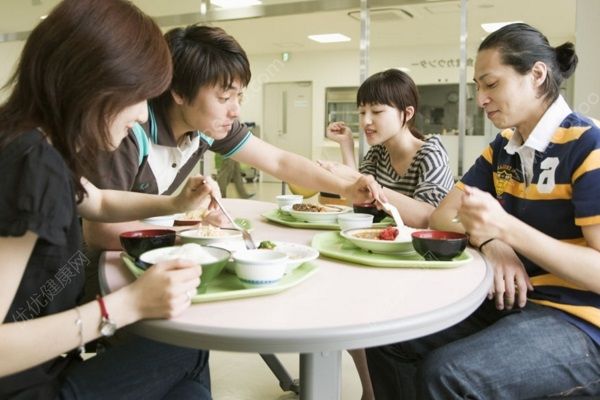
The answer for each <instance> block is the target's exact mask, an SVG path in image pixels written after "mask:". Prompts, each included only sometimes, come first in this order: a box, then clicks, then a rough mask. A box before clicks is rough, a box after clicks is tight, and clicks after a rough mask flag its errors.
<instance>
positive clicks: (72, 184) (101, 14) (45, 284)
mask: <svg viewBox="0 0 600 400" xmlns="http://www.w3.org/2000/svg"><path fill="white" fill-rule="evenodd" d="M170 80H171V61H170V54H169V49H168V47H167V44H166V43H165V41H164V39H163V37H162V34H161V32H160V29H159V28H158V26H157V25H156V24H155V23H154V22H153V21H152V19H151V18H149V17H148V16H146V15H144V14H143V13H142V12H141V11H140V10H139V9H137V8H136V7H135V6H133V5H132V4H131V3H130V2H127V1H123V0H64V1H63V2H61V3H60V4H59V5H58V6H57V7H56V8H55V9H54V10H53V11H52V12H51V13H50V14H49V15H48V17H47V18H46V19H45V20H44V21H42V22H41V23H40V24H39V25H38V26H37V27H36V28H35V29H34V30H33V32H32V33H31V35H30V37H29V39H28V41H27V43H26V44H25V47H24V49H23V52H22V55H21V59H20V61H19V63H18V66H17V69H16V72H15V74H14V75H13V77H12V79H11V80H10V82H9V86H11V87H12V92H11V94H10V95H9V97H8V99H7V100H6V102H5V103H4V104H2V105H1V106H0V171H2V175H3V179H2V183H0V260H1V261H0V285H2V289H1V290H0V316H1V319H2V323H1V324H0V359H1V360H2V361H1V362H0V398H13V397H14V398H36V399H40V398H44V399H46V398H48V399H53V398H57V397H58V398H61V399H71V398H82V397H85V398H102V399H108V398H134V397H135V398H144V399H150V398H157V399H158V398H169V397H170V398H210V383H209V376H208V365H207V361H208V360H207V358H208V356H207V353H206V352H201V351H195V350H190V349H183V348H177V347H174V346H168V345H164V344H160V343H156V342H152V341H149V340H145V339H142V338H137V337H133V338H132V340H131V341H130V342H129V343H126V344H123V345H121V346H118V347H115V348H111V349H109V350H107V351H106V352H104V353H102V354H99V355H97V356H96V357H93V358H91V359H89V360H87V361H85V362H82V360H81V358H80V356H79V354H80V351H81V349H82V348H83V345H84V344H85V343H86V342H88V341H90V340H93V339H95V338H98V337H100V336H109V335H111V334H112V333H113V332H114V330H115V329H117V328H120V327H122V326H125V325H128V324H130V323H133V322H136V321H138V320H140V319H143V318H168V317H172V316H175V315H178V314H179V313H181V312H182V311H183V310H185V309H186V308H187V307H188V306H189V304H190V299H191V296H190V295H189V292H190V291H191V290H195V288H196V286H197V285H198V284H199V275H200V269H199V268H197V267H196V266H195V265H193V264H191V263H189V262H184V261H170V262H165V263H159V264H157V265H155V266H153V267H152V268H150V269H149V270H148V271H147V272H146V273H145V274H144V275H143V276H142V277H140V279H138V280H137V281H135V282H134V283H132V284H131V285H128V286H126V287H124V288H123V289H121V290H118V291H116V292H114V293H111V294H109V295H107V296H105V297H100V296H99V297H98V299H97V300H95V301H91V302H89V303H86V304H79V301H80V300H81V298H82V295H83V290H82V289H83V282H84V273H83V271H84V267H85V264H86V263H87V262H88V260H87V259H86V258H85V256H84V255H83V253H81V250H80V246H81V229H80V224H79V220H78V213H79V214H80V215H81V216H84V217H86V218H90V219H94V220H101V221H122V220H131V219H137V218H143V217H148V216H151V215H157V214H167V213H173V212H176V211H183V210H189V209H194V208H196V207H197V206H198V204H199V203H200V202H201V201H202V199H203V198H204V197H205V196H206V195H208V194H210V193H211V191H212V188H211V187H210V186H209V185H206V184H205V181H204V179H203V177H193V178H190V179H189V180H188V182H187V185H186V187H185V189H184V190H183V191H182V192H181V194H180V195H177V196H150V195H142V194H136V193H125V192H115V191H101V190H99V189H97V188H96V187H94V186H93V185H92V184H90V183H89V182H88V181H87V180H86V179H85V178H84V176H85V175H86V174H88V173H89V172H90V168H92V167H93V165H94V161H95V156H96V154H97V153H98V152H99V151H100V150H111V149H114V148H116V147H117V146H118V145H119V143H120V142H121V140H122V139H123V138H124V137H125V136H126V135H127V132H128V128H130V127H131V126H132V125H133V124H134V123H136V122H138V121H144V120H145V119H146V118H147V107H146V99H147V98H150V97H154V96H156V95H158V94H160V93H161V92H162V91H164V90H165V89H166V88H167V87H168V85H169V83H170Z"/></svg>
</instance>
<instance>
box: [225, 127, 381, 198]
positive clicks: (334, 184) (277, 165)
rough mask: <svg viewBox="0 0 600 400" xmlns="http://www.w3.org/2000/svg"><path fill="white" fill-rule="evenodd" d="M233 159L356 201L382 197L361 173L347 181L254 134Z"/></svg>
mask: <svg viewBox="0 0 600 400" xmlns="http://www.w3.org/2000/svg"><path fill="white" fill-rule="evenodd" d="M267 155H268V156H267ZM233 158H234V159H235V160H237V161H240V162H243V163H246V164H250V165H252V166H253V167H255V168H258V169H260V170H261V171H265V172H267V173H268V174H270V175H273V176H275V177H277V178H279V179H281V180H283V181H285V182H290V183H294V184H297V185H300V186H305V187H310V188H313V189H316V190H319V191H323V192H330V193H337V194H341V195H342V196H344V197H347V198H350V199H353V200H356V201H357V202H367V201H372V200H373V198H374V197H381V198H384V197H385V196H384V195H383V193H382V192H381V188H380V186H379V185H378V184H377V183H376V182H375V181H374V180H373V179H369V178H365V177H362V176H361V178H359V179H358V180H357V181H355V182H348V181H347V180H344V179H341V178H339V177H337V176H335V175H333V174H331V173H330V172H328V171H326V170H324V169H323V168H321V167H320V166H318V165H317V164H316V163H315V162H313V161H311V160H309V159H307V158H305V157H302V156H300V155H298V154H294V153H291V152H289V151H284V150H281V149H279V148H277V147H275V146H272V145H270V144H269V143H267V142H264V141H262V140H260V139H258V138H256V137H252V138H250V140H249V141H248V143H246V145H245V146H244V147H243V148H242V149H241V150H240V151H239V152H238V153H236V154H235V155H234V156H233Z"/></svg>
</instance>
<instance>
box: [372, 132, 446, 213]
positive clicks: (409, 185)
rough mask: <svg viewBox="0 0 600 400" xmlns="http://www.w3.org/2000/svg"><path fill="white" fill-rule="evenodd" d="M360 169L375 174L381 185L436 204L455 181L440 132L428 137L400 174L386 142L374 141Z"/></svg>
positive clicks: (433, 204)
mask: <svg viewBox="0 0 600 400" xmlns="http://www.w3.org/2000/svg"><path fill="white" fill-rule="evenodd" d="M360 172H361V173H363V174H368V175H373V177H374V178H375V180H376V181H377V182H378V183H379V184H380V185H382V186H384V187H386V188H388V189H391V190H395V191H396V192H399V193H402V194H404V195H406V196H408V197H412V198H413V199H415V200H420V201H424V202H426V203H429V204H431V205H432V206H434V207H436V206H437V205H438V204H439V203H440V201H442V199H443V198H444V197H446V195H447V194H448V192H449V191H450V189H452V186H453V185H454V180H453V178H452V172H450V166H449V163H448V154H447V153H446V149H444V146H443V145H442V142H441V140H440V138H439V137H438V136H432V137H430V138H428V139H427V140H426V141H425V143H424V144H423V146H421V148H420V149H419V151H417V154H415V157H414V158H413V160H412V163H411V164H410V166H409V168H408V170H407V171H406V173H405V174H404V175H399V174H398V173H397V172H396V170H394V168H393V167H392V163H391V161H390V154H389V153H388V151H387V150H386V148H385V146H383V145H375V146H373V147H371V148H370V149H369V151H368V152H367V155H366V156H365V158H364V159H363V161H362V162H361V164H360Z"/></svg>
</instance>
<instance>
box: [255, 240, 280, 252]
mask: <svg viewBox="0 0 600 400" xmlns="http://www.w3.org/2000/svg"><path fill="white" fill-rule="evenodd" d="M275 247H277V246H276V245H275V243H273V242H271V241H269V240H263V241H262V242H260V244H259V245H258V248H259V249H270V250H273V249H274V248H275Z"/></svg>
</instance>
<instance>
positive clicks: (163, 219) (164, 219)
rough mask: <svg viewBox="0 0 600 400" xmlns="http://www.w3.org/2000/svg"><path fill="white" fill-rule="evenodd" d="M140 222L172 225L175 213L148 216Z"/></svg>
mask: <svg viewBox="0 0 600 400" xmlns="http://www.w3.org/2000/svg"><path fill="white" fill-rule="evenodd" d="M142 222H144V223H146V224H150V225H158V226H173V223H174V222H175V215H161V216H158V217H150V218H146V219H143V220H142Z"/></svg>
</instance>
